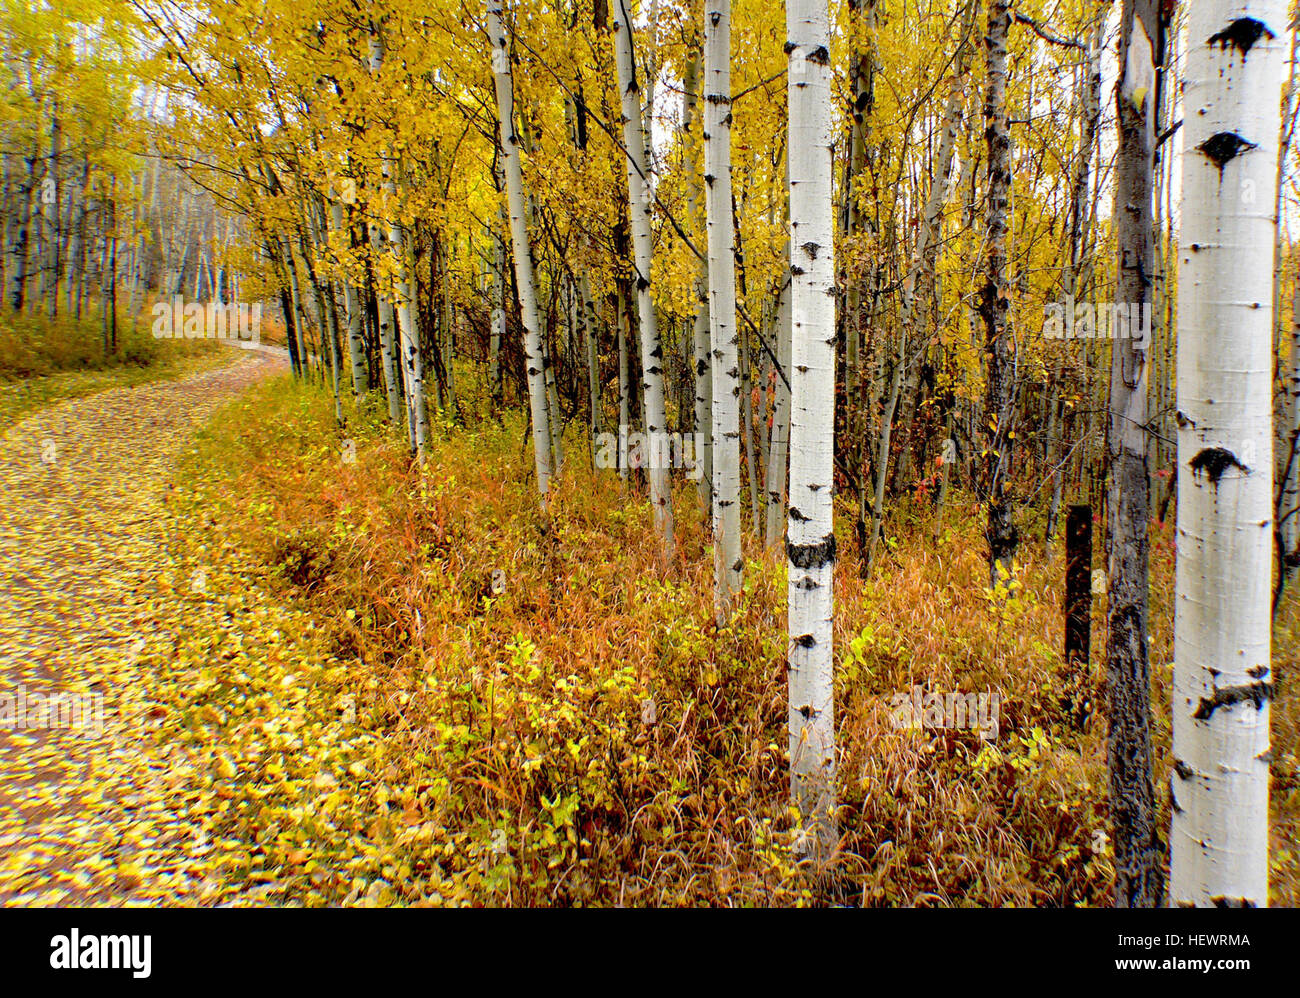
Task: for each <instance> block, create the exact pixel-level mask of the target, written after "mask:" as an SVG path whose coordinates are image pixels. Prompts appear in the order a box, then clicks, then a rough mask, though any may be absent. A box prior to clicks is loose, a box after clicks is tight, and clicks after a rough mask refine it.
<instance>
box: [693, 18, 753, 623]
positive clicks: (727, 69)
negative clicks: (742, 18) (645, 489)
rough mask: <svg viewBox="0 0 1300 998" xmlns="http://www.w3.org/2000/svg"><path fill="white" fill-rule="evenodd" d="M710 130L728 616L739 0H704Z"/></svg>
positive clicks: (719, 537)
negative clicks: (734, 17) (734, 78)
mask: <svg viewBox="0 0 1300 998" xmlns="http://www.w3.org/2000/svg"><path fill="white" fill-rule="evenodd" d="M703 135H704V188H705V191H704V196H705V209H706V214H707V221H706V228H707V233H708V271H709V273H708V295H709V343H710V346H711V349H710V351H709V352H710V354H711V355H712V356H711V359H712V363H711V364H710V365H709V367H710V371H711V378H710V381H711V391H710V394H711V396H712V400H713V420H712V432H711V434H710V435H711V436H712V438H713V490H712V491H713V608H714V613H715V614H716V615H717V618H718V620H719V622H722V621H725V620H726V618H727V617H728V616H729V615H730V613H731V610H732V609H733V603H734V601H735V599H736V598H737V597H738V596H739V595H740V593H741V590H742V572H743V569H744V565H745V563H744V560H743V559H742V557H741V544H740V541H741V538H740V412H739V402H740V392H741V383H740V358H739V349H738V346H739V342H740V333H739V330H738V329H737V328H736V257H735V244H734V241H733V239H734V228H733V219H732V207H731V0H705V3H704V130H703ZM697 394H698V392H697Z"/></svg>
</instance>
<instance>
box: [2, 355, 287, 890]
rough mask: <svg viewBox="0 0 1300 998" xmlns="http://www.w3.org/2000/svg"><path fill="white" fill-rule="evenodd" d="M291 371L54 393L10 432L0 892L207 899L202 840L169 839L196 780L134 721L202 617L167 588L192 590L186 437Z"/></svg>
mask: <svg viewBox="0 0 1300 998" xmlns="http://www.w3.org/2000/svg"><path fill="white" fill-rule="evenodd" d="M286 369H287V364H286V363H285V361H284V359H283V357H281V356H280V355H278V354H277V353H275V352H271V351H265V352H260V353H250V354H248V355H247V356H243V357H240V358H238V359H237V360H236V361H234V362H233V363H232V364H231V365H229V366H227V367H223V368H220V369H217V370H215V371H210V372H205V373H203V374H199V375H197V376H193V377H190V378H187V379H185V380H182V381H176V382H159V383H153V384H148V385H143V386H139V387H132V388H122V389H113V390H109V391H105V392H102V393H100V394H97V395H93V396H89V397H86V398H80V399H75V400H72V401H69V402H65V403H62V404H59V405H56V406H54V407H52V408H49V409H46V410H43V411H41V412H38V413H37V414H35V415H33V416H31V417H29V418H27V419H25V420H23V421H22V422H21V423H19V424H17V425H16V426H14V427H13V428H11V429H10V430H9V431H8V432H7V433H6V434H5V435H4V437H3V439H0V498H2V501H0V904H57V903H63V904H69V903H71V904H77V903H124V902H129V901H130V900H132V899H135V900H139V901H143V902H145V903H148V902H149V901H150V900H163V899H170V900H178V899H182V898H185V897H188V896H193V895H195V893H196V888H195V883H194V881H195V878H194V876H193V871H192V870H187V869H186V860H187V855H188V857H189V858H190V859H192V858H193V852H194V849H193V846H194V844H193V843H189V844H188V846H189V847H190V851H189V853H188V854H187V852H186V849H185V848H183V846H184V845H186V844H185V843H182V842H180V841H166V838H167V836H166V835H165V834H162V835H160V834H159V833H158V829H166V828H167V826H168V819H169V818H174V817H175V814H174V812H172V811H171V805H170V804H169V803H168V796H167V794H166V793H163V792H161V791H162V790H166V789H175V788H176V787H177V786H179V785H180V784H181V783H183V779H181V778H179V777H178V773H177V771H176V770H175V767H174V766H172V765H171V764H170V763H169V762H168V760H167V758H166V756H165V754H159V753H157V752H153V753H152V754H151V746H149V745H148V744H147V742H146V740H145V739H144V738H143V733H142V728H144V727H146V725H144V724H142V723H141V721H142V718H141V717H139V716H133V714H134V711H133V708H132V704H133V703H134V702H136V701H137V700H138V699H139V696H140V695H141V693H142V692H143V691H142V690H140V689H139V688H138V687H140V686H142V685H144V684H143V683H141V682H137V679H138V678H139V677H138V676H137V675H135V674H134V672H133V666H134V665H135V664H136V663H138V662H140V661H141V659H142V658H143V657H144V656H145V655H146V654H148V653H149V652H150V650H151V649H160V648H161V649H166V648H168V647H175V646H176V645H177V644H178V643H179V642H180V641H181V639H182V637H183V632H184V631H185V629H186V627H187V619H186V615H185V613H184V612H173V611H172V610H169V609H168V601H167V600H166V599H163V600H160V599H159V598H158V597H159V593H160V592H162V593H163V594H164V595H166V593H167V592H169V591H174V589H175V588H176V587H170V588H169V587H167V586H163V587H161V588H160V586H159V574H160V569H161V567H162V566H163V565H165V561H164V559H163V558H162V552H163V544H164V542H165V540H166V537H165V533H166V523H167V519H166V517H165V515H163V514H164V513H165V510H166V503H167V497H168V492H169V489H170V477H171V474H172V471H173V469H174V467H175V462H176V459H177V457H178V455H179V454H180V452H181V449H182V448H183V447H184V446H185V445H186V443H187V442H188V441H189V439H190V438H191V436H192V434H193V432H194V430H195V429H196V428H197V427H199V426H201V425H202V424H203V422H204V421H206V420H207V419H209V418H210V417H211V416H212V414H213V413H214V412H215V411H216V410H217V408H218V407H219V406H221V405H222V404H224V403H226V402H227V401H229V400H231V399H232V398H234V397H235V396H237V395H238V394H240V393H241V392H243V391H244V390H245V389H247V388H248V387H250V386H251V385H253V384H255V383H256V382H258V381H260V380H261V379H263V378H266V377H269V376H273V375H277V374H280V373H282V372H284V371H285V370H286ZM171 602H172V603H173V604H175V603H176V602H177V601H176V600H172V601H171ZM159 781H162V783H163V784H166V786H162V785H160V782H159ZM181 832H182V833H184V834H188V830H187V829H181ZM180 837H183V836H175V835H174V836H173V838H180Z"/></svg>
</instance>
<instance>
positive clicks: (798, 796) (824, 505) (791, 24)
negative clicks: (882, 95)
mask: <svg viewBox="0 0 1300 998" xmlns="http://www.w3.org/2000/svg"><path fill="white" fill-rule="evenodd" d="M786 37H787V41H786V50H787V52H788V53H789V56H790V60H789V70H788V81H787V92H788V99H789V114H790V124H789V163H790V233H791V237H790V274H791V285H790V310H791V326H792V348H791V363H790V375H791V419H790V505H789V525H788V533H787V538H786V552H787V558H788V569H789V618H788V638H789V644H788V655H789V668H788V672H787V675H788V681H789V704H788V728H789V735H790V792H791V799H792V802H793V804H794V806H795V807H796V808H797V809H798V812H799V815H800V818H801V820H802V824H803V829H804V832H805V833H806V834H805V837H804V838H803V839H802V841H801V843H800V845H801V847H802V851H805V852H807V853H809V854H811V855H813V856H814V857H817V858H824V857H825V856H827V855H829V853H830V852H831V850H832V849H833V848H834V846H835V842H836V838H837V831H836V819H835V691H834V659H833V656H832V651H833V648H832V641H833V626H832V612H833V589H834V575H835V532H834V520H833V509H832V493H833V491H834V433H835V339H836V337H835V260H834V245H833V237H834V232H833V217H832V216H833V208H832V204H831V141H832V139H831V67H830V18H829V14H828V11H827V3H826V0H788V2H787V4H786Z"/></svg>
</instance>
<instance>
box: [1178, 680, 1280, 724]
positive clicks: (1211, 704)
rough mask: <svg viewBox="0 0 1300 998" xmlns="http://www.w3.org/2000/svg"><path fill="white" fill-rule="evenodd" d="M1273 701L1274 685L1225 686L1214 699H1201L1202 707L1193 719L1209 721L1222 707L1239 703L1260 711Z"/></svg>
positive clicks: (1217, 691)
mask: <svg viewBox="0 0 1300 998" xmlns="http://www.w3.org/2000/svg"><path fill="white" fill-rule="evenodd" d="M1271 699H1273V684H1272V683H1251V684H1250V685H1248V686H1225V687H1223V689H1219V690H1215V691H1214V696H1212V697H1201V702H1200V705H1199V706H1198V707H1197V708H1196V713H1194V714H1193V715H1192V717H1194V718H1196V720H1198V721H1205V720H1209V718H1210V717H1211V716H1212V715H1213V714H1214V712H1215V711H1216V710H1218V709H1219V708H1220V707H1231V706H1232V705H1233V704H1237V703H1247V702H1250V703H1253V704H1254V705H1255V709H1256V710H1259V709H1260V708H1261V707H1263V706H1264V704H1266V703H1268V702H1269V700H1271Z"/></svg>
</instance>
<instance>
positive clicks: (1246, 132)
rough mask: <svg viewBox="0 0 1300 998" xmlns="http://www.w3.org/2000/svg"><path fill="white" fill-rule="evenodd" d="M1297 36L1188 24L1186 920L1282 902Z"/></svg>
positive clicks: (1214, 8) (1178, 640)
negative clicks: (1273, 721)
mask: <svg viewBox="0 0 1300 998" xmlns="http://www.w3.org/2000/svg"><path fill="white" fill-rule="evenodd" d="M1285 33H1286V6H1285V4H1284V3H1283V2H1281V0H1245V2H1233V3H1228V2H1225V0H1206V2H1204V3H1198V4H1193V5H1192V6H1191V8H1190V10H1189V14H1188V36H1187V37H1188V47H1187V53H1186V75H1185V78H1184V81H1183V95H1184V100H1185V109H1186V110H1185V112H1184V116H1183V118H1184V125H1183V149H1184V153H1183V178H1182V205H1181V212H1180V219H1181V232H1180V234H1179V257H1180V260H1179V271H1178V288H1179V303H1178V304H1179V308H1178V371H1177V385H1178V514H1177V518H1178V540H1177V544H1178V557H1177V569H1176V582H1175V585H1176V601H1175V613H1174V691H1173V714H1174V717H1173V754H1174V771H1173V774H1172V775H1171V777H1170V793H1171V803H1172V809H1173V828H1172V832H1171V841H1170V853H1171V864H1170V890H1169V894H1170V898H1169V899H1170V902H1171V903H1172V904H1175V905H1179V906H1217V907H1263V906H1266V905H1267V904H1268V771H1269V763H1268V760H1269V701H1270V700H1271V699H1272V694H1273V674H1272V671H1271V667H1272V663H1271V661H1270V649H1269V641H1270V635H1269V624H1270V615H1269V567H1270V561H1271V534H1272V529H1273V527H1272V524H1273V514H1272V498H1273V496H1272V488H1273V459H1272V433H1271V420H1272V404H1271V397H1270V396H1271V374H1272V364H1271V358H1270V340H1271V334H1272V325H1273V320H1272V306H1271V301H1272V288H1271V280H1272V268H1271V266H1270V263H1271V261H1270V258H1269V251H1270V249H1271V247H1272V245H1273V235H1274V229H1273V227H1274V225H1276V224H1277V220H1276V219H1275V218H1274V217H1273V212H1272V209H1271V204H1272V199H1271V198H1269V197H1268V192H1269V189H1270V185H1271V184H1272V183H1273V180H1274V166H1275V161H1274V157H1275V155H1276V143H1277V136H1278V120H1279V101H1278V100H1277V99H1276V95H1277V94H1278V93H1279V87H1280V84H1281V81H1282V72H1281V70H1282V62H1283V58H1284V51H1283V39H1284V38H1285ZM1267 94H1271V95H1273V96H1272V97H1271V98H1270V97H1265V96H1263V95H1267Z"/></svg>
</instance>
